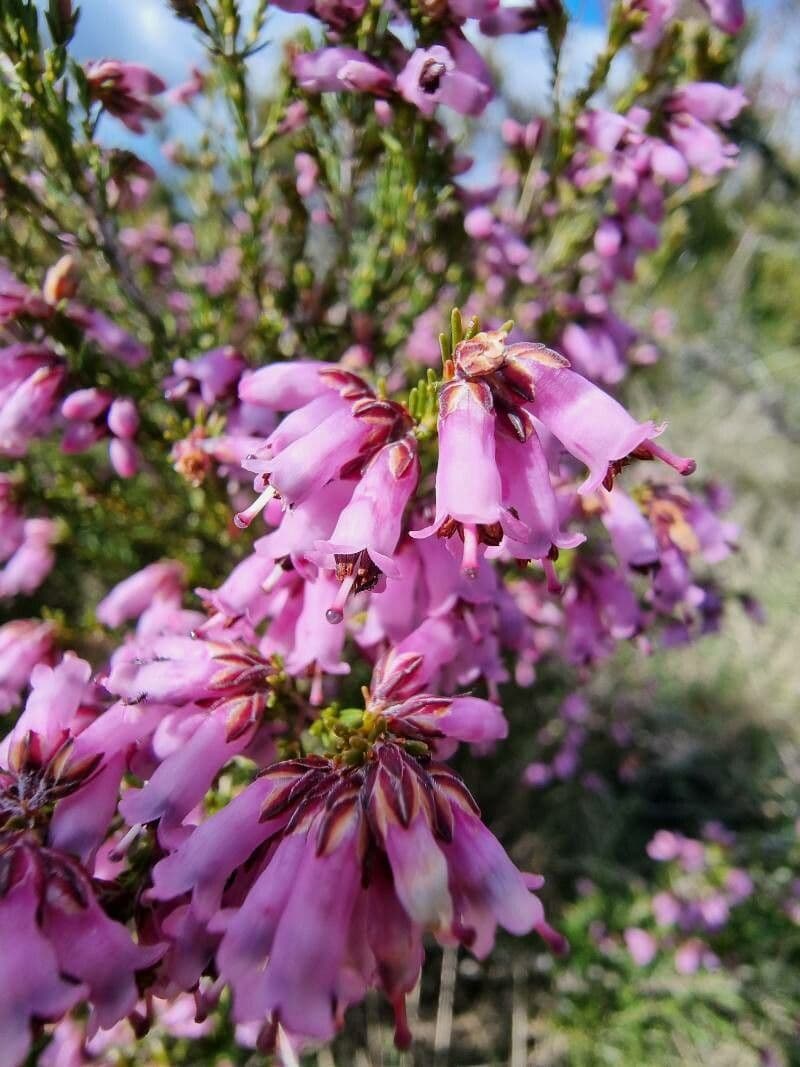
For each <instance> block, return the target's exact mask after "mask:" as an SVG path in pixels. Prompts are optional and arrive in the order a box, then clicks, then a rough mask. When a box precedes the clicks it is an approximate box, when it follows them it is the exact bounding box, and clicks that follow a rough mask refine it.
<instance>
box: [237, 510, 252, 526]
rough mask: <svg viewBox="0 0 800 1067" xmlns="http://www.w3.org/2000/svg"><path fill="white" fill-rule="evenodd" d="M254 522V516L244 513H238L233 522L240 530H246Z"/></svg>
mask: <svg viewBox="0 0 800 1067" xmlns="http://www.w3.org/2000/svg"><path fill="white" fill-rule="evenodd" d="M252 521H253V516H251V515H248V514H247V513H246V512H244V511H237V512H236V514H235V515H234V516H233V522H234V525H235V526H238V528H239V529H240V530H246V529H247V527H248V526H249V525H250V523H251V522H252Z"/></svg>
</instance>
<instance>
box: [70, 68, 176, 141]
mask: <svg viewBox="0 0 800 1067" xmlns="http://www.w3.org/2000/svg"><path fill="white" fill-rule="evenodd" d="M86 80H87V83H88V85H89V93H90V95H91V97H92V99H94V100H98V101H100V103H101V104H102V105H103V106H104V107H105V108H106V109H107V110H108V111H109V112H110V113H111V114H112V115H116V116H117V118H119V119H122V121H123V122H124V123H125V125H126V126H127V127H128V129H129V130H130V131H131V132H132V133H144V121H143V120H144V119H158V118H160V117H161V112H160V111H159V110H158V108H157V107H155V105H154V104H153V103H152V100H151V97H153V96H157V95H158V94H159V93H163V92H164V90H165V89H166V85H165V84H164V82H163V81H162V80H161V78H159V77H158V75H156V74H154V73H153V72H152V71H151V70H148V69H147V67H143V66H141V64H139V63H121V62H119V61H118V60H115V59H101V60H98V61H96V62H92V63H88V64H87V65H86Z"/></svg>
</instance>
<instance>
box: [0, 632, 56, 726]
mask: <svg viewBox="0 0 800 1067" xmlns="http://www.w3.org/2000/svg"><path fill="white" fill-rule="evenodd" d="M52 647H53V625H52V623H49V622H41V621H39V620H38V619H13V620H12V621H11V622H7V623H5V624H4V625H3V626H0V713H3V712H6V711H10V709H11V708H13V707H14V705H15V704H16V703H17V701H18V699H19V696H20V694H21V692H22V690H23V689H24V688H25V687H26V686H27V685H28V682H29V680H30V677H31V673H32V671H33V669H34V667H36V665H37V664H39V663H44V662H46V661H47V659H48V658H49V656H50V654H51V651H52Z"/></svg>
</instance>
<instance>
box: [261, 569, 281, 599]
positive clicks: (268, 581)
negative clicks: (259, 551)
mask: <svg viewBox="0 0 800 1067" xmlns="http://www.w3.org/2000/svg"><path fill="white" fill-rule="evenodd" d="M284 574H286V571H285V570H284V569H283V567H282V566H281V564H280V563H276V564H275V566H274V567H273V568H272V570H271V571H270V572H269V574H268V575H267V577H266V578H265V579H264V581H263V582H262V583H261V588H262V590H263V591H264V592H265V593H271V592H272V590H273V589H274V588H275V586H276V585H277V584H278V582H279V581H280V580H281V578H282V577H283V576H284Z"/></svg>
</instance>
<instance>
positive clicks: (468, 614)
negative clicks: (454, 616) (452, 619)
mask: <svg viewBox="0 0 800 1067" xmlns="http://www.w3.org/2000/svg"><path fill="white" fill-rule="evenodd" d="M461 617H462V618H463V620H464V625H465V626H466V628H467V632H468V633H469V636H470V637H471V638H472V640H473V641H474V642H475V644H476V645H479V644H480V642H481V631H480V627H479V626H478V623H477V622H476V621H475V615H474V614H473V612H472V610H471V609H470V608H467V607H464V609H463V610H462V612H461Z"/></svg>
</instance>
